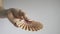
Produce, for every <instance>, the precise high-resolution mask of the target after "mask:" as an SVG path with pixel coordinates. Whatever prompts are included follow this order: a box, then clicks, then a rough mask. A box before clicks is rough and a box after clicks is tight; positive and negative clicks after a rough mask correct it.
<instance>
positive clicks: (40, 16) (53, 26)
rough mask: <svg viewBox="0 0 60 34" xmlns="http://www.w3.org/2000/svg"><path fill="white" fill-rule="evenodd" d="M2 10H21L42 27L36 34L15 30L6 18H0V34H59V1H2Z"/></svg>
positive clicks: (19, 29)
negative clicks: (40, 23)
mask: <svg viewBox="0 0 60 34" xmlns="http://www.w3.org/2000/svg"><path fill="white" fill-rule="evenodd" d="M4 8H5V9H9V8H18V9H22V10H23V11H24V12H25V13H26V14H27V16H28V17H29V18H30V19H33V20H36V21H39V22H42V24H43V25H44V27H43V29H42V30H39V31H37V32H36V31H35V32H31V31H25V30H23V29H21V28H16V27H15V26H14V25H12V23H11V22H10V21H9V20H8V19H7V18H4V19H1V18H0V34H60V0H4Z"/></svg>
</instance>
